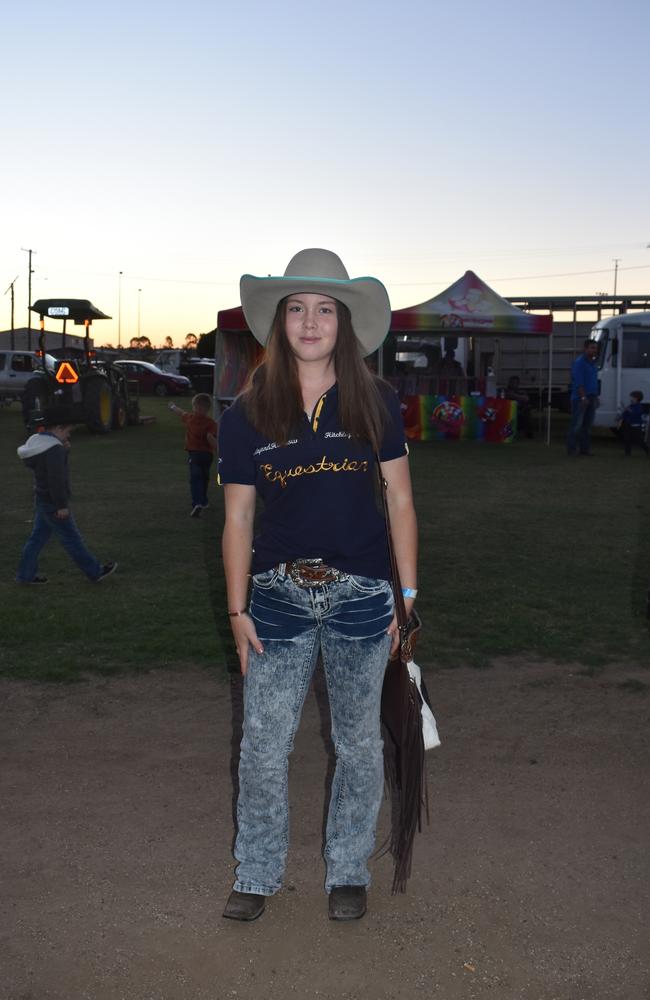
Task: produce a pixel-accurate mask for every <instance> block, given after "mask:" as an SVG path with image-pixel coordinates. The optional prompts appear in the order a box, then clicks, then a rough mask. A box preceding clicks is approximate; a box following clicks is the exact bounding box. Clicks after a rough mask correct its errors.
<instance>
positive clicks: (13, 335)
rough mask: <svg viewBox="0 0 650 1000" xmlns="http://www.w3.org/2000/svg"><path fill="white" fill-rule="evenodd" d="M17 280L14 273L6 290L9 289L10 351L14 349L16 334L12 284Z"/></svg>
mask: <svg viewBox="0 0 650 1000" xmlns="http://www.w3.org/2000/svg"><path fill="white" fill-rule="evenodd" d="M17 281H18V275H16V277H15V278H14V280H13V281H12V282H11V284H10V285H9V288H7V292H9V291H11V334H10V344H11V347H10V348H9V350H10V351H15V350H16V336H15V332H14V331H15V329H16V327H15V324H14V302H15V295H14V285H15V284H16V282H17ZM7 292H5V295H6V294H7Z"/></svg>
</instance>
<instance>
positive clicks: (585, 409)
mask: <svg viewBox="0 0 650 1000" xmlns="http://www.w3.org/2000/svg"><path fill="white" fill-rule="evenodd" d="M595 416H596V397H595V396H587V401H586V403H583V401H582V400H580V399H572V400H571V423H570V424H569V433H568V434H567V439H566V450H567V451H568V452H569V454H570V455H575V452H576V449H577V448H579V450H580V454H581V455H587V454H588V453H589V448H590V445H591V426H592V424H593V422H594V417H595Z"/></svg>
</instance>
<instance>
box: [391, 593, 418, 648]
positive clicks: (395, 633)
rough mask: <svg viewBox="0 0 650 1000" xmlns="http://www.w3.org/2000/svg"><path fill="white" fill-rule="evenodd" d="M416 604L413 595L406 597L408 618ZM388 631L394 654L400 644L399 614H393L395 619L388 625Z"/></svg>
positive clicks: (405, 605)
mask: <svg viewBox="0 0 650 1000" xmlns="http://www.w3.org/2000/svg"><path fill="white" fill-rule="evenodd" d="M414 604H415V598H413V597H405V598H404V607H405V608H406V617H407V618H408V616H409V615H410V614H411V610H412V608H413V605H414ZM387 632H388V635H389V636H390V637H391V644H390V655H391V656H392V655H393V653H395V652H397V647H398V646H399V629H398V627H397V615H396V614H395V615H393V620H392V622H391V623H390V625H389V626H388V629H387Z"/></svg>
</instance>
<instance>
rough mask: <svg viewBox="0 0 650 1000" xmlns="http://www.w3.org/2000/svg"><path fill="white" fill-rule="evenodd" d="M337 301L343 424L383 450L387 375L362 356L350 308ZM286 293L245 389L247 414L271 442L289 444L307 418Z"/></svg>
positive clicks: (336, 359) (337, 355)
mask: <svg viewBox="0 0 650 1000" xmlns="http://www.w3.org/2000/svg"><path fill="white" fill-rule="evenodd" d="M335 301H336V315H337V320H338V331H337V335H336V346H335V348H334V369H335V371H336V381H337V384H338V401H339V420H340V423H341V429H342V430H344V431H345V432H346V433H347V434H350V435H351V436H352V437H353V438H357V439H358V440H361V441H367V442H369V443H370V444H371V445H372V447H373V449H374V450H375V451H376V450H378V449H379V445H380V443H381V440H382V437H383V433H384V428H385V426H386V421H387V419H388V411H387V409H386V404H385V403H384V400H383V399H382V395H381V391H380V386H381V384H382V380H381V379H379V378H377V376H376V375H373V374H372V372H371V371H370V370H369V369H368V367H367V365H366V364H365V362H364V360H363V357H362V355H361V349H360V348H361V345H360V343H359V341H358V340H357V337H356V334H355V332H354V328H353V326H352V317H351V315H350V310H349V309H348V307H347V306H346V305H344V304H343V303H342V302H339V301H338V300H335ZM286 302H287V300H286V298H285V299H282V300H281V301H280V302H279V303H278V307H277V309H276V311H275V316H274V318H273V324H272V326H271V334H270V336H269V339H268V342H267V345H266V354H265V356H264V359H263V361H261V362H260V364H259V365H258V366H257V368H255V370H254V371H253V372H252V373H251V375H250V378H249V379H248V382H247V384H246V386H245V388H244V391H243V393H242V401H243V404H244V408H245V410H246V416H247V417H248V419H249V420H250V422H251V423H252V424H253V426H254V427H255V428H256V430H258V431H259V432H260V433H261V434H265V435H266V436H267V437H268V438H269V440H270V441H276V442H277V443H278V444H286V442H287V441H288V440H289V438H290V437H291V436H292V435H293V434H296V433H298V431H299V429H300V425H301V424H302V422H303V413H304V408H303V401H302V391H301V388H300V380H299V378H298V366H297V364H296V359H295V357H294V355H293V353H292V351H291V348H290V347H289V341H288V339H287V335H286V332H285V325H284V317H285V309H286Z"/></svg>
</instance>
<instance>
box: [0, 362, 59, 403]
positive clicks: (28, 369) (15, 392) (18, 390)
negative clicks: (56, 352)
mask: <svg viewBox="0 0 650 1000" xmlns="http://www.w3.org/2000/svg"><path fill="white" fill-rule="evenodd" d="M45 363H46V365H47V367H48V368H51V369H52V370H53V369H54V366H55V365H56V360H55V358H53V357H52V355H51V354H46V355H45ZM42 367H43V362H42V361H41V359H40V358H39V357H38V356H37V354H36V352H35V351H2V350H0V400H2V401H3V402H5V403H11V402H12V400H14V399H20V397H21V396H22V394H23V390H24V388H25V386H26V385H27V383H28V382H29V380H30V378H31V377H32V375H33V373H34V372H35V371H38V370H39V369H40V368H42Z"/></svg>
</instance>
